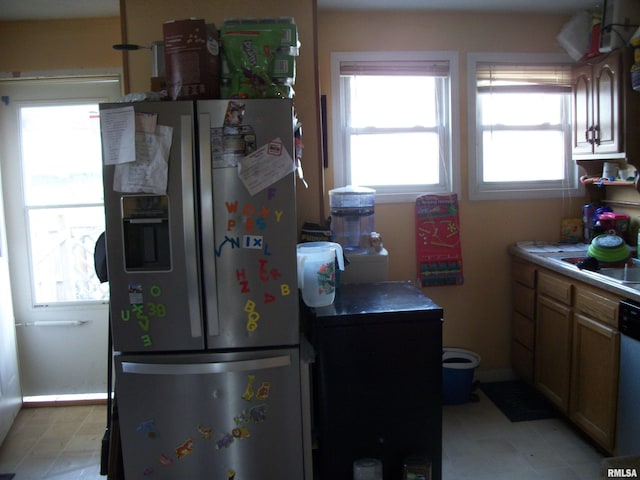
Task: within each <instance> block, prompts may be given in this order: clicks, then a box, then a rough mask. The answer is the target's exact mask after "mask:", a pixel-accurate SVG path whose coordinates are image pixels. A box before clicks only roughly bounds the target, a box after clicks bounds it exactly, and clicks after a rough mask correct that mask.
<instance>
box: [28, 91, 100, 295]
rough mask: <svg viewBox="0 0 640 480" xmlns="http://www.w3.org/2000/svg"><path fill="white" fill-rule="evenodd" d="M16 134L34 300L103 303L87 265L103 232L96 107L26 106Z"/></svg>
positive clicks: (90, 267) (95, 105)
mask: <svg viewBox="0 0 640 480" xmlns="http://www.w3.org/2000/svg"><path fill="white" fill-rule="evenodd" d="M20 129H21V151H22V172H23V185H24V198H25V209H26V216H27V221H28V225H27V227H28V230H29V253H30V267H31V270H30V274H31V279H32V288H33V303H34V304H35V305H50V304H52V303H67V302H87V301H89V302H90V301H99V302H103V301H105V300H106V299H107V296H108V286H107V285H106V284H101V283H100V281H99V279H98V278H97V276H96V274H95V268H94V261H93V252H94V248H95V243H96V241H97V239H98V237H99V235H100V234H101V233H102V232H103V231H104V228H105V227H104V209H103V191H102V170H101V167H102V162H101V158H102V157H101V143H100V120H99V115H98V105H97V104H96V103H88V104H77V105H74V104H70V105H59V104H58V105H44V106H25V107H22V108H21V109H20Z"/></svg>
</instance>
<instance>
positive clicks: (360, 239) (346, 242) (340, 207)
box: [329, 185, 388, 283]
mask: <svg viewBox="0 0 640 480" xmlns="http://www.w3.org/2000/svg"><path fill="white" fill-rule="evenodd" d="M375 199H376V191H375V190H374V189H372V188H366V187H359V186H355V185H348V186H346V187H342V188H336V189H333V190H329V208H330V211H331V234H332V240H333V241H334V242H337V243H339V244H340V245H342V249H343V250H344V254H345V257H346V258H347V260H348V262H349V263H348V266H346V267H345V270H344V272H343V273H342V277H341V282H342V283H359V282H380V281H384V280H387V271H388V252H387V251H386V250H385V249H384V248H382V244H381V240H380V236H379V235H378V234H377V233H376V232H375V231H374V229H375V220H374V219H375Z"/></svg>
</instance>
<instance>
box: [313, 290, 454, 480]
mask: <svg viewBox="0 0 640 480" xmlns="http://www.w3.org/2000/svg"><path fill="white" fill-rule="evenodd" d="M305 316H306V321H307V322H308V329H307V332H308V333H307V334H308V335H309V337H310V340H311V343H312V344H313V346H314V348H315V351H316V361H315V364H314V366H313V376H314V379H313V383H314V394H313V402H314V425H315V433H316V438H317V447H318V448H317V450H316V451H315V452H314V458H315V459H314V465H315V467H316V468H315V470H316V474H317V475H318V477H317V478H319V480H351V479H352V478H353V462H354V461H355V460H358V459H362V458H377V459H379V460H381V461H382V465H383V477H384V479H385V480H399V479H400V478H402V465H403V460H404V459H405V458H406V457H408V456H411V455H418V456H422V457H427V458H428V459H429V460H430V461H431V466H432V478H433V479H435V480H440V479H441V476H442V458H441V457H442V320H443V311H442V308H441V307H439V306H438V305H436V304H435V303H434V302H433V301H432V300H431V299H429V298H428V297H425V296H424V295H423V294H422V292H421V291H420V290H419V289H417V288H415V287H413V286H412V285H411V284H409V283H405V282H382V283H376V284H350V285H343V286H342V287H340V289H339V290H338V294H337V296H336V300H335V302H334V304H333V305H330V306H327V307H322V308H317V309H315V310H311V309H306V315H305Z"/></svg>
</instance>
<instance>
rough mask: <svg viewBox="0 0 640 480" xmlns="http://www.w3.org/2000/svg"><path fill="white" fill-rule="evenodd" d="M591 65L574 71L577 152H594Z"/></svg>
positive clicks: (574, 149)
mask: <svg viewBox="0 0 640 480" xmlns="http://www.w3.org/2000/svg"><path fill="white" fill-rule="evenodd" d="M592 73H593V72H592V69H591V65H585V66H582V67H578V68H576V69H575V70H574V72H573V88H572V95H573V99H572V108H573V115H572V116H573V142H572V148H573V153H574V155H575V154H582V155H586V154H591V153H593V144H592V142H591V132H592V130H591V126H592V125H593V101H592V97H593V87H592Z"/></svg>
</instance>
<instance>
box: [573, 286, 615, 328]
mask: <svg viewBox="0 0 640 480" xmlns="http://www.w3.org/2000/svg"><path fill="white" fill-rule="evenodd" d="M620 300H621V299H620V298H619V297H616V296H614V295H612V294H610V293H608V292H600V291H599V290H593V289H590V288H586V287H584V286H582V285H580V286H576V301H575V309H576V311H579V312H582V313H584V314H585V315H586V316H588V317H590V318H593V319H594V320H599V321H601V322H603V323H606V324H607V325H610V326H612V327H614V328H616V329H617V328H618V305H619V303H620Z"/></svg>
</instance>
